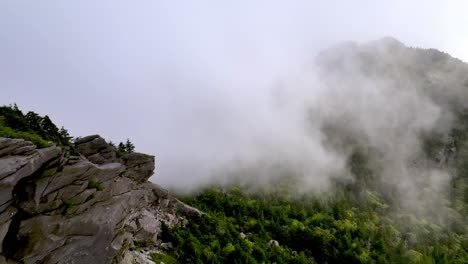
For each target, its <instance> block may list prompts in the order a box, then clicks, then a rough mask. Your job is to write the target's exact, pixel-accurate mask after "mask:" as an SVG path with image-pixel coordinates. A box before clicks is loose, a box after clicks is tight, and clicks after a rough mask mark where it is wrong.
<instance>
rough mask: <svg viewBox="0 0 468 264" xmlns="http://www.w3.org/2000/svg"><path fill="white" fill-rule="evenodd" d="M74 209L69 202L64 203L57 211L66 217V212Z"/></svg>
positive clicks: (73, 205)
mask: <svg viewBox="0 0 468 264" xmlns="http://www.w3.org/2000/svg"><path fill="white" fill-rule="evenodd" d="M74 207H75V204H74V203H71V202H64V203H62V205H60V207H59V211H61V212H62V215H66V214H67V213H68V210H70V209H72V208H74Z"/></svg>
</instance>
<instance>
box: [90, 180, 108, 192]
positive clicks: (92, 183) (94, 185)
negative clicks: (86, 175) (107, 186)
mask: <svg viewBox="0 0 468 264" xmlns="http://www.w3.org/2000/svg"><path fill="white" fill-rule="evenodd" d="M88 188H89V189H93V188H94V189H96V190H98V191H102V190H104V185H102V183H100V182H98V181H96V180H90V181H89V182H88Z"/></svg>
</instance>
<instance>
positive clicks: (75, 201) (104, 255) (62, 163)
mask: <svg viewBox="0 0 468 264" xmlns="http://www.w3.org/2000/svg"><path fill="white" fill-rule="evenodd" d="M154 167H155V158H154V156H149V155H146V154H141V153H129V154H125V155H123V156H121V157H119V155H118V153H117V150H116V149H115V147H113V146H111V145H109V144H107V143H106V141H105V140H104V139H103V138H101V137H100V136H98V135H93V136H88V137H84V138H81V139H79V140H76V141H75V149H74V150H67V149H63V148H59V147H56V146H52V147H48V148H43V149H37V148H36V146H35V145H33V144H32V143H31V142H29V141H25V140H22V139H9V138H0V263H44V264H45V263H87V264H90V263H145V262H147V261H148V260H147V259H146V255H145V253H144V252H140V251H141V250H140V251H138V250H135V247H134V246H135V245H134V244H135V242H137V241H140V242H141V241H144V242H145V243H140V244H145V246H146V247H148V248H146V249H147V250H153V251H158V250H160V249H161V248H162V247H164V246H166V245H164V244H162V241H161V232H162V231H161V229H162V225H163V223H164V224H167V225H169V226H170V225H173V224H176V223H180V222H183V221H186V220H187V219H188V218H199V217H202V216H203V213H201V212H200V211H198V210H196V209H194V208H192V207H189V206H187V205H185V204H183V203H182V202H180V201H178V200H177V199H175V198H174V197H172V196H171V195H170V194H169V193H168V191H166V190H165V189H163V188H161V187H160V186H158V185H156V184H153V183H151V182H148V181H147V180H148V178H149V177H150V176H151V175H152V174H153V170H154ZM148 241H149V243H148ZM161 244H162V245H161ZM145 252H146V251H145ZM149 263H151V262H149Z"/></svg>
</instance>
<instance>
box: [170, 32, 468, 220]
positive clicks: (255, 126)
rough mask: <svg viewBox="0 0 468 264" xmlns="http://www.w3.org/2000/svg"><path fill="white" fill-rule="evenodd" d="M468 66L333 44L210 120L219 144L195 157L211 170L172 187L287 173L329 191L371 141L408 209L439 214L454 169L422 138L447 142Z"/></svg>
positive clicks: (391, 44) (395, 49)
mask: <svg viewBox="0 0 468 264" xmlns="http://www.w3.org/2000/svg"><path fill="white" fill-rule="evenodd" d="M428 57H429V59H428ZM424 60H429V62H428V63H431V65H426V64H421V61H424ZM454 65H455V66H454ZM454 67H455V68H456V70H454ZM466 69H467V67H466V65H464V64H463V63H461V62H460V61H457V60H456V59H453V58H451V57H449V56H448V55H446V54H443V53H441V52H439V51H435V50H422V49H412V48H407V47H405V46H404V45H403V44H402V43H400V42H398V41H396V40H394V39H391V38H384V39H381V40H379V41H376V42H371V43H367V44H355V43H344V44H341V45H339V46H336V47H333V48H331V49H329V50H326V51H324V52H323V53H321V54H319V56H318V57H317V59H316V60H315V61H314V63H307V64H306V66H304V67H302V68H300V69H299V70H297V71H295V72H292V73H291V72H290V73H289V74H288V75H284V76H282V77H281V78H279V79H278V80H276V81H275V82H273V83H272V84H271V85H270V86H269V87H268V88H266V89H263V90H261V91H262V93H263V94H257V95H256V96H255V97H253V98H246V99H245V101H242V102H236V103H233V102H231V103H233V105H231V107H232V108H231V109H230V111H227V113H229V114H228V115H222V114H221V115H220V116H218V117H219V119H216V122H207V123H204V125H207V126H208V129H206V130H205V131H209V130H212V131H214V132H213V135H215V137H214V140H215V141H216V140H219V141H216V144H214V146H208V149H210V148H212V150H213V152H212V153H210V154H209V155H207V156H203V153H204V154H206V152H205V151H204V149H203V150H201V151H200V152H201V154H202V155H197V153H192V154H193V155H194V157H192V158H188V160H190V161H193V162H194V163H193V164H192V165H194V166H193V167H192V168H199V169H200V166H199V165H200V164H203V165H202V166H204V167H203V169H200V170H198V171H197V170H192V171H190V170H188V171H187V174H186V175H184V176H182V177H185V178H184V180H183V184H181V182H180V178H178V180H175V181H173V182H171V181H169V182H166V184H167V185H168V186H170V187H172V188H174V189H175V190H178V191H187V190H188V191H193V190H196V189H198V188H200V187H203V186H206V185H208V184H213V183H221V184H223V183H224V184H225V183H230V182H235V183H241V184H247V185H249V186H251V187H252V188H255V186H257V187H259V186H262V185H265V184H271V183H272V182H274V181H276V180H278V179H279V178H281V177H284V176H287V177H294V178H295V179H296V180H298V181H299V182H300V184H299V190H302V191H304V190H307V191H309V190H327V189H328V188H330V187H331V183H332V179H334V178H335V177H346V176H349V177H352V176H350V174H351V172H350V168H349V166H348V163H347V162H348V160H349V158H350V155H351V154H352V153H353V151H355V148H356V147H364V148H365V149H368V150H370V151H369V152H368V153H367V154H369V155H370V156H369V157H368V158H369V160H370V163H371V166H372V167H373V169H374V170H375V171H376V174H378V177H380V182H381V184H383V185H385V186H390V187H392V188H396V189H395V190H396V192H397V194H398V197H399V198H400V200H399V201H398V202H400V203H401V206H402V207H405V208H408V209H411V210H413V211H414V212H420V213H427V211H428V210H431V212H434V211H435V210H441V209H443V208H444V204H443V197H445V195H446V194H447V187H448V184H449V182H450V179H451V175H450V173H449V171H448V170H447V169H446V168H445V167H443V166H440V165H439V164H435V163H433V162H431V161H429V160H428V159H427V157H424V154H423V151H422V144H423V141H422V140H423V135H424V134H427V133H431V132H435V133H438V134H440V135H442V136H443V137H444V138H448V133H449V131H450V129H451V128H452V125H453V120H454V115H453V113H452V110H453V107H454V106H455V105H462V104H463V100H460V98H466V96H467V93H466V91H465V90H466V89H464V87H465V85H466V84H465V83H464V82H465V80H464V77H463V76H462V75H461V72H463V71H465V72H466ZM435 76H437V77H435ZM449 86H450V90H447V89H446V87H449ZM441 89H445V91H444V92H441ZM237 103H239V104H237ZM228 105H229V104H228ZM220 107H221V109H212V110H213V111H214V112H218V113H222V112H223V111H220V110H222V109H223V108H224V107H226V105H220ZM237 107H239V108H237ZM224 110H226V109H224ZM202 120H203V118H202ZM209 120H210V121H213V119H209ZM226 124H228V125H226ZM216 136H219V138H217V137H216ZM446 143H448V142H446ZM201 147H202V148H203V146H201ZM205 147H206V146H205ZM205 149H206V148H205ZM197 164H198V166H197ZM185 165H187V163H186V164H185ZM188 167H190V166H188ZM428 205H430V206H428ZM443 214H445V212H443V211H439V215H443ZM441 217H442V216H441Z"/></svg>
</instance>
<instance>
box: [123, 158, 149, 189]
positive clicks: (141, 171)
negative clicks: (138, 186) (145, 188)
mask: <svg viewBox="0 0 468 264" xmlns="http://www.w3.org/2000/svg"><path fill="white" fill-rule="evenodd" d="M122 160H123V163H124V165H125V166H126V167H127V170H126V171H125V173H124V176H125V177H128V178H130V179H133V180H135V181H137V182H146V181H147V180H148V179H149V177H151V175H153V172H154V156H150V155H146V154H142V153H130V154H127V155H125V156H123V157H122Z"/></svg>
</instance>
